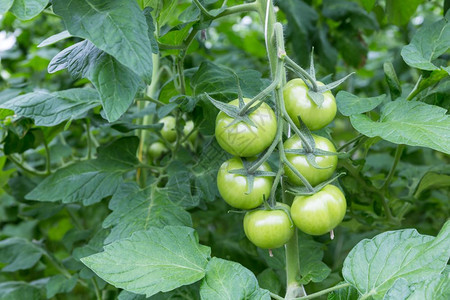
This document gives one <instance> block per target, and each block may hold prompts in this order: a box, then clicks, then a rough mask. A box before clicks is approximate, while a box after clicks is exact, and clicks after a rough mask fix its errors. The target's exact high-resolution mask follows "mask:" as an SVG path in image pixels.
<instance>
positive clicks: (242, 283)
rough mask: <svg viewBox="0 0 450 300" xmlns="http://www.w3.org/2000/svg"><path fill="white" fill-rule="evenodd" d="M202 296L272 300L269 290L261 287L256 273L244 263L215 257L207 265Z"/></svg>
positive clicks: (229, 299)
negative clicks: (243, 264) (244, 265)
mask: <svg viewBox="0 0 450 300" xmlns="http://www.w3.org/2000/svg"><path fill="white" fill-rule="evenodd" d="M200 298H201V299H204V300H209V299H223V300H234V299H248V300H253V299H254V300H261V299H267V300H270V295H269V291H267V290H263V289H261V288H259V286H258V281H257V280H256V277H255V275H253V273H252V272H250V270H248V269H246V268H244V267H243V266H242V265H240V264H238V263H235V262H231V261H227V260H224V259H220V258H216V257H213V258H212V259H211V260H210V262H209V263H208V266H207V267H206V276H205V278H204V279H203V282H202V285H201V287H200Z"/></svg>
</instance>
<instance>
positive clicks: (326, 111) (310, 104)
mask: <svg viewBox="0 0 450 300" xmlns="http://www.w3.org/2000/svg"><path fill="white" fill-rule="evenodd" d="M317 84H318V85H319V86H323V85H324V84H323V83H322V82H320V81H317ZM308 90H309V89H308V86H307V85H306V84H305V82H304V81H303V80H301V79H300V78H295V79H292V80H291V81H289V82H288V83H287V84H286V85H285V86H284V88H283V98H284V105H285V107H286V111H287V113H288V114H289V116H290V117H291V119H292V120H293V121H294V123H295V124H296V125H297V126H300V122H299V121H298V118H297V116H300V117H301V118H302V121H303V123H305V125H306V126H307V127H308V128H309V129H310V130H318V129H321V128H323V127H325V126H327V125H328V124H330V123H331V121H333V119H334V117H335V116H336V111H337V106H336V99H335V98H334V96H333V94H332V93H331V92H330V91H326V92H324V93H323V97H324V101H323V103H322V105H321V106H320V107H318V106H317V105H316V104H315V103H314V101H312V99H311V98H310V97H309V96H308Z"/></svg>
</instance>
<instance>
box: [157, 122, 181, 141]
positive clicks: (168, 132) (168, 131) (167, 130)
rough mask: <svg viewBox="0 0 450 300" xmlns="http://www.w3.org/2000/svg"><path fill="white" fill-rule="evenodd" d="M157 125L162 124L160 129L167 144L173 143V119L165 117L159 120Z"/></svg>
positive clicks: (174, 132) (175, 132)
mask: <svg viewBox="0 0 450 300" xmlns="http://www.w3.org/2000/svg"><path fill="white" fill-rule="evenodd" d="M159 123H163V124H164V126H163V128H162V129H161V135H162V137H163V138H164V139H165V140H166V141H168V142H169V143H172V142H175V140H176V139H177V131H176V129H175V126H176V121H175V118H174V117H172V116H167V117H164V118H162V119H161V120H159Z"/></svg>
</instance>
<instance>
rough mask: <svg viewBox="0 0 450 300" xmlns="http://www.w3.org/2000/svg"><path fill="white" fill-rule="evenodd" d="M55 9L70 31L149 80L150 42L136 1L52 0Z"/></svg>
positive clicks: (150, 68) (150, 70)
mask: <svg viewBox="0 0 450 300" xmlns="http://www.w3.org/2000/svg"><path fill="white" fill-rule="evenodd" d="M53 9H54V11H55V13H56V14H58V15H60V16H61V17H62V19H63V20H64V24H65V25H66V28H67V30H68V31H69V32H70V34H72V35H74V36H78V37H81V38H84V39H88V40H90V41H91V42H92V43H93V44H94V45H95V46H96V47H97V48H99V49H101V50H103V51H105V52H106V53H108V54H110V55H111V56H113V57H114V58H115V59H117V60H118V61H119V62H120V63H121V64H123V65H125V66H126V67H128V68H129V69H131V70H132V71H133V72H136V73H137V74H138V75H140V76H142V77H143V78H145V79H146V81H150V79H151V74H152V57H151V55H149V54H150V53H152V47H151V43H150V40H149V37H148V26H147V23H146V20H145V17H144V15H143V12H142V11H141V9H140V8H139V6H138V4H137V2H136V1H128V0H115V1H109V2H108V3H107V4H105V2H104V1H102V0H91V1H87V0H73V1H66V0H53Z"/></svg>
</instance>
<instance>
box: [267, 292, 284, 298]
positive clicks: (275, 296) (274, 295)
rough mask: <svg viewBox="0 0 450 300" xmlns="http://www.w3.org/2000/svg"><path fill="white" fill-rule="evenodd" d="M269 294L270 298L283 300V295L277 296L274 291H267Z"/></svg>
mask: <svg viewBox="0 0 450 300" xmlns="http://www.w3.org/2000/svg"><path fill="white" fill-rule="evenodd" d="M269 294H270V297H272V298H273V299H275V300H284V298H283V297H281V296H278V295H277V294H274V293H272V292H269Z"/></svg>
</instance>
